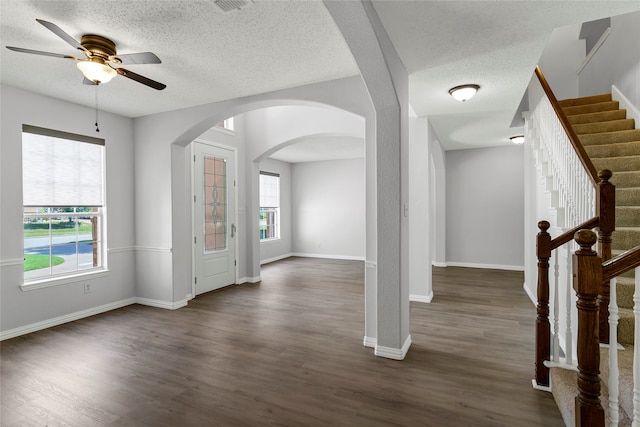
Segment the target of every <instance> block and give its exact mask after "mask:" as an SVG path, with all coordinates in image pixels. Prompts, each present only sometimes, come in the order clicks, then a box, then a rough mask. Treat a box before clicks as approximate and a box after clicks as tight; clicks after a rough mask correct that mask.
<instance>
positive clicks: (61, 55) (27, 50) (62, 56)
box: [6, 46, 78, 61]
mask: <svg viewBox="0 0 640 427" xmlns="http://www.w3.org/2000/svg"><path fill="white" fill-rule="evenodd" d="M6 48H7V49H9V50H13V51H15V52H22V53H32V54H34V55H44V56H53V57H55V58H64V59H73V60H75V61H77V60H78V58H77V57H75V56H73V55H64V54H62V53H53V52H43V51H41V50H33V49H25V48H22V47H14V46H6Z"/></svg>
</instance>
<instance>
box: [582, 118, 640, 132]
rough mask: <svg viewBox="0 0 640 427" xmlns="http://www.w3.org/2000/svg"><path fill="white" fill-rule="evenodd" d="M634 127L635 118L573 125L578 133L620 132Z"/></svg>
mask: <svg viewBox="0 0 640 427" xmlns="http://www.w3.org/2000/svg"><path fill="white" fill-rule="evenodd" d="M633 128H634V121H633V119H625V120H615V121H610V122H600V123H585V124H579V125H574V126H573V130H575V131H576V133H577V134H578V135H584V134H589V133H603V132H618V131H621V130H631V129H633Z"/></svg>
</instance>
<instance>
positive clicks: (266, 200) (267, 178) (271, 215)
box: [260, 172, 280, 241]
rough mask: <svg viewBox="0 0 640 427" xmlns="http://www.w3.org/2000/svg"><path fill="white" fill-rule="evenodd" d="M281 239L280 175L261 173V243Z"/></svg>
mask: <svg viewBox="0 0 640 427" xmlns="http://www.w3.org/2000/svg"><path fill="white" fill-rule="evenodd" d="M279 238H280V175H278V174H277V173H271V172H260V241H264V240H272V239H279Z"/></svg>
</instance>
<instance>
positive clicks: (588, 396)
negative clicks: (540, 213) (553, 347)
mask: <svg viewBox="0 0 640 427" xmlns="http://www.w3.org/2000/svg"><path fill="white" fill-rule="evenodd" d="M574 239H575V241H576V242H577V243H578V245H580V249H579V250H578V251H576V253H575V255H573V289H574V290H575V291H576V294H577V296H578V301H577V303H576V305H577V307H578V395H577V396H576V399H575V407H576V424H575V425H576V427H578V426H581V427H584V426H589V427H591V426H593V427H596V426H598V427H601V426H604V410H603V409H602V405H601V404H600V339H599V335H598V316H599V314H598V305H599V302H598V295H599V294H600V293H601V291H602V259H601V258H600V257H599V256H598V254H597V253H596V252H595V251H594V250H592V249H591V247H592V246H593V244H594V243H596V240H597V236H596V234H595V233H594V232H593V231H591V230H580V231H578V232H577V233H576V234H575V235H574Z"/></svg>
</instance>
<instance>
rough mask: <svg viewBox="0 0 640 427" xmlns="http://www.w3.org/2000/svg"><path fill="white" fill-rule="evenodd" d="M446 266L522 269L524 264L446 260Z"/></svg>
mask: <svg viewBox="0 0 640 427" xmlns="http://www.w3.org/2000/svg"><path fill="white" fill-rule="evenodd" d="M447 267H468V268H483V269H488V270H508V271H524V265H500V264H475V263H470V262H447Z"/></svg>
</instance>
